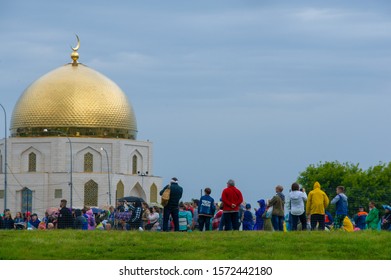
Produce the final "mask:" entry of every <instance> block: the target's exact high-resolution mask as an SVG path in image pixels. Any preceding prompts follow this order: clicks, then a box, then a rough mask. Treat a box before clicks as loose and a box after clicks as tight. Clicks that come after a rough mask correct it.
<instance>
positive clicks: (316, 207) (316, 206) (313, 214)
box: [306, 182, 330, 230]
mask: <svg viewBox="0 0 391 280" xmlns="http://www.w3.org/2000/svg"><path fill="white" fill-rule="evenodd" d="M329 203H330V200H329V198H328V196H327V194H326V193H325V192H324V191H322V190H321V189H320V184H319V182H315V184H314V189H313V190H312V191H310V193H309V194H308V199H307V206H306V213H307V216H308V217H309V219H310V221H311V230H314V229H315V228H316V226H317V225H318V229H319V230H324V227H325V226H324V222H325V218H324V215H325V209H326V208H327V206H328V205H329Z"/></svg>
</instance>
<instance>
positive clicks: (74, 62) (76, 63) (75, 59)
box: [71, 34, 80, 66]
mask: <svg viewBox="0 0 391 280" xmlns="http://www.w3.org/2000/svg"><path fill="white" fill-rule="evenodd" d="M75 35H76V39H77V45H76V47H74V48H73V47H71V49H72V50H73V52H72V54H71V58H72V60H73V62H72V65H73V66H77V65H78V64H79V62H78V61H77V60H78V59H79V53H78V52H77V51H78V50H79V48H80V39H79V36H77V34H75Z"/></svg>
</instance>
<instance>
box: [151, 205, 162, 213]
mask: <svg viewBox="0 0 391 280" xmlns="http://www.w3.org/2000/svg"><path fill="white" fill-rule="evenodd" d="M152 210H153V212H155V213H160V209H159V207H157V206H153V207H152Z"/></svg>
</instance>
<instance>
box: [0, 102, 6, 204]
mask: <svg viewBox="0 0 391 280" xmlns="http://www.w3.org/2000/svg"><path fill="white" fill-rule="evenodd" d="M0 106H1V108H2V109H3V111H4V169H5V170H4V210H5V209H7V164H8V163H7V112H6V111H5V108H4V106H3V105H2V104H0Z"/></svg>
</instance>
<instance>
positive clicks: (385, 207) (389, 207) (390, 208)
mask: <svg viewBox="0 0 391 280" xmlns="http://www.w3.org/2000/svg"><path fill="white" fill-rule="evenodd" d="M383 208H384V211H385V213H386V214H388V213H390V212H391V206H389V205H383Z"/></svg>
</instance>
